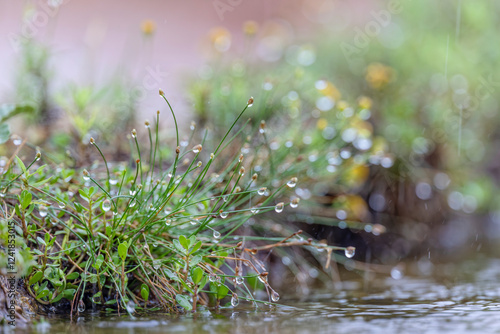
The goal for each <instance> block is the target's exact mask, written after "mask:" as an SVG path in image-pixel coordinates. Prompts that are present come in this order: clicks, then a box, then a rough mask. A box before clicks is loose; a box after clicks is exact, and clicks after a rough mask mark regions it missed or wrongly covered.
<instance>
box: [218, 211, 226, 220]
mask: <svg viewBox="0 0 500 334" xmlns="http://www.w3.org/2000/svg"><path fill="white" fill-rule="evenodd" d="M219 216H220V217H221V218H222V219H224V218H227V216H228V213H227V212H225V211H221V212H220V213H219Z"/></svg>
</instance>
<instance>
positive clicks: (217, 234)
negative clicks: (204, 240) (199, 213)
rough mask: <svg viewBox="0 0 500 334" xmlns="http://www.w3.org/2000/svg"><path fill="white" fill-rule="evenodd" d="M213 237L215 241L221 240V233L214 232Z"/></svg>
mask: <svg viewBox="0 0 500 334" xmlns="http://www.w3.org/2000/svg"><path fill="white" fill-rule="evenodd" d="M213 235H214V238H215V239H219V238H220V232H219V231H216V230H214V234H213Z"/></svg>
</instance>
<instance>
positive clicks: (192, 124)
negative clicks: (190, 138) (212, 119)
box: [189, 121, 196, 131]
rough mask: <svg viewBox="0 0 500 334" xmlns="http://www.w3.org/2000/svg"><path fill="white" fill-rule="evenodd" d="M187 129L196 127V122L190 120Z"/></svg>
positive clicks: (192, 129)
mask: <svg viewBox="0 0 500 334" xmlns="http://www.w3.org/2000/svg"><path fill="white" fill-rule="evenodd" d="M189 129H190V130H191V131H194V129H196V122H195V121H192V122H191V125H190V126H189Z"/></svg>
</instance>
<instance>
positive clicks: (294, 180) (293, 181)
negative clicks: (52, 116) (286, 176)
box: [286, 177, 298, 188]
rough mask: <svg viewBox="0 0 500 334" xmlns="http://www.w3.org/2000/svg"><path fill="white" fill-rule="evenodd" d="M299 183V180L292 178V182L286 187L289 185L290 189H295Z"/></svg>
mask: <svg viewBox="0 0 500 334" xmlns="http://www.w3.org/2000/svg"><path fill="white" fill-rule="evenodd" d="M297 181H298V180H297V178H296V177H292V178H291V179H290V181H288V183H287V184H286V185H287V186H288V187H290V188H293V187H295V186H296V185H297Z"/></svg>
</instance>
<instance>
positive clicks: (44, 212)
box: [38, 205, 49, 218]
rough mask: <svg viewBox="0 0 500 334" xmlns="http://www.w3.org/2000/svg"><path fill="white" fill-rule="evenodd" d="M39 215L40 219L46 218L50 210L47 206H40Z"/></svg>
mask: <svg viewBox="0 0 500 334" xmlns="http://www.w3.org/2000/svg"><path fill="white" fill-rule="evenodd" d="M38 213H39V214H40V217H42V218H43V217H46V216H47V214H48V213H49V210H48V209H47V207H46V206H45V205H39V206H38Z"/></svg>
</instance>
